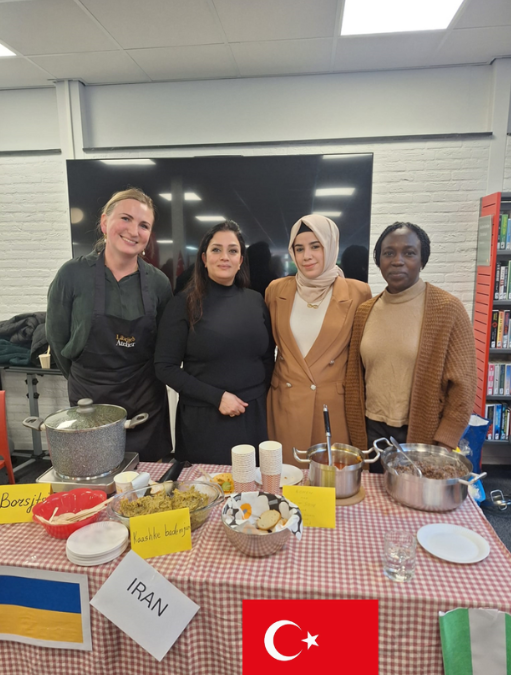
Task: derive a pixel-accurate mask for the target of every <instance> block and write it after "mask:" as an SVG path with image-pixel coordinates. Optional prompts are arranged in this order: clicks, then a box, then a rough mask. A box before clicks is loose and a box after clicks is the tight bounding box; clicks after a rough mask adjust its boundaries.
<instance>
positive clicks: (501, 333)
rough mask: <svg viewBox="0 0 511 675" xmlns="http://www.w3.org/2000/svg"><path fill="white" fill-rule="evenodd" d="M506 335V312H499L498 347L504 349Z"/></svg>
mask: <svg viewBox="0 0 511 675" xmlns="http://www.w3.org/2000/svg"><path fill="white" fill-rule="evenodd" d="M503 336H504V312H503V311H500V312H499V323H498V326H497V349H502V338H503Z"/></svg>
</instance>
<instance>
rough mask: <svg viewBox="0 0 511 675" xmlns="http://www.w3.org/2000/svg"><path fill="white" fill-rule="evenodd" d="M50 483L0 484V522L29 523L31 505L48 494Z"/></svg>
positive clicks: (40, 500) (30, 519) (42, 499)
mask: <svg viewBox="0 0 511 675" xmlns="http://www.w3.org/2000/svg"><path fill="white" fill-rule="evenodd" d="M50 492H51V485H50V483H27V484H26V485H1V486H0V523H29V522H31V521H32V507H33V506H35V504H39V502H42V501H44V500H45V499H46V497H48V496H49V495H50Z"/></svg>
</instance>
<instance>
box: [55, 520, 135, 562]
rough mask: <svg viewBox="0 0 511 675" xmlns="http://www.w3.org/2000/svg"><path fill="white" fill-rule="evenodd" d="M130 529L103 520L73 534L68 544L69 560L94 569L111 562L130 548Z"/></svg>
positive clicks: (120, 524)
mask: <svg viewBox="0 0 511 675" xmlns="http://www.w3.org/2000/svg"><path fill="white" fill-rule="evenodd" d="M128 538H129V534H128V528H127V527H126V526H125V525H123V524H122V523H115V522H113V521H111V520H103V521H101V522H99V523H92V525H86V526H85V527H82V528H81V529H80V530H77V531H76V532H73V534H72V535H71V536H70V537H69V539H68V540H67V544H66V554H67V557H68V560H70V561H71V562H72V563H74V564H75V565H83V566H84V567H92V566H93V565H102V564H103V563H107V562H110V561H111V560H113V559H114V558H117V556H119V555H121V553H122V552H123V551H124V549H125V548H126V547H127V546H128Z"/></svg>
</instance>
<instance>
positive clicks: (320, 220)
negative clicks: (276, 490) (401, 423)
mask: <svg viewBox="0 0 511 675" xmlns="http://www.w3.org/2000/svg"><path fill="white" fill-rule="evenodd" d="M289 253H290V255H291V257H292V258H293V260H294V262H295V263H296V267H297V274H296V276H295V277H286V278H284V279H277V280H276V281H273V282H272V283H271V284H270V285H269V286H268V288H267V290H266V304H267V305H268V309H269V310H270V316H271V322H272V330H273V336H274V339H275V342H276V344H277V348H278V353H277V360H276V363H275V370H274V371H273V378H272V381H271V387H270V391H269V393H268V434H269V437H270V438H271V439H273V440H276V441H279V442H280V443H282V448H283V459H284V462H286V463H287V464H297V463H296V462H295V460H294V458H293V446H295V447H297V448H298V449H299V450H307V448H309V447H310V446H311V445H314V444H316V443H323V442H324V441H325V427H324V422H323V404H327V405H328V408H329V411H330V420H331V427H332V441H335V442H339V443H348V442H349V438H348V432H347V428H346V417H345V414H344V378H345V374H346V363H347V359H348V345H349V341H350V337H351V328H352V325H353V319H354V317H355V311H356V309H357V307H358V306H359V305H360V304H361V303H362V302H364V300H367V299H368V298H370V297H371V291H370V289H369V286H368V285H367V284H365V283H363V282H361V281H357V280H355V279H345V278H344V275H343V273H342V271H341V270H340V269H339V268H338V267H337V265H336V260H337V256H338V254H339V230H338V228H337V226H336V225H335V223H333V222H332V221H331V220H329V219H328V218H325V217H324V216H320V215H317V214H315V215H309V216H304V217H303V218H301V219H300V220H299V221H298V222H297V223H295V224H294V226H293V227H292V229H291V236H290V243H289Z"/></svg>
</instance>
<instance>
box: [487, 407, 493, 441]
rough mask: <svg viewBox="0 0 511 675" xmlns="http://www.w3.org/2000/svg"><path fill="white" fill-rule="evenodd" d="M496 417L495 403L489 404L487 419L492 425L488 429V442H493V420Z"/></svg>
mask: <svg viewBox="0 0 511 675" xmlns="http://www.w3.org/2000/svg"><path fill="white" fill-rule="evenodd" d="M494 416H495V405H494V404H493V403H489V404H488V405H487V406H486V419H487V420H488V421H489V422H490V425H489V427H488V431H487V433H486V440H488V441H493V418H494Z"/></svg>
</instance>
